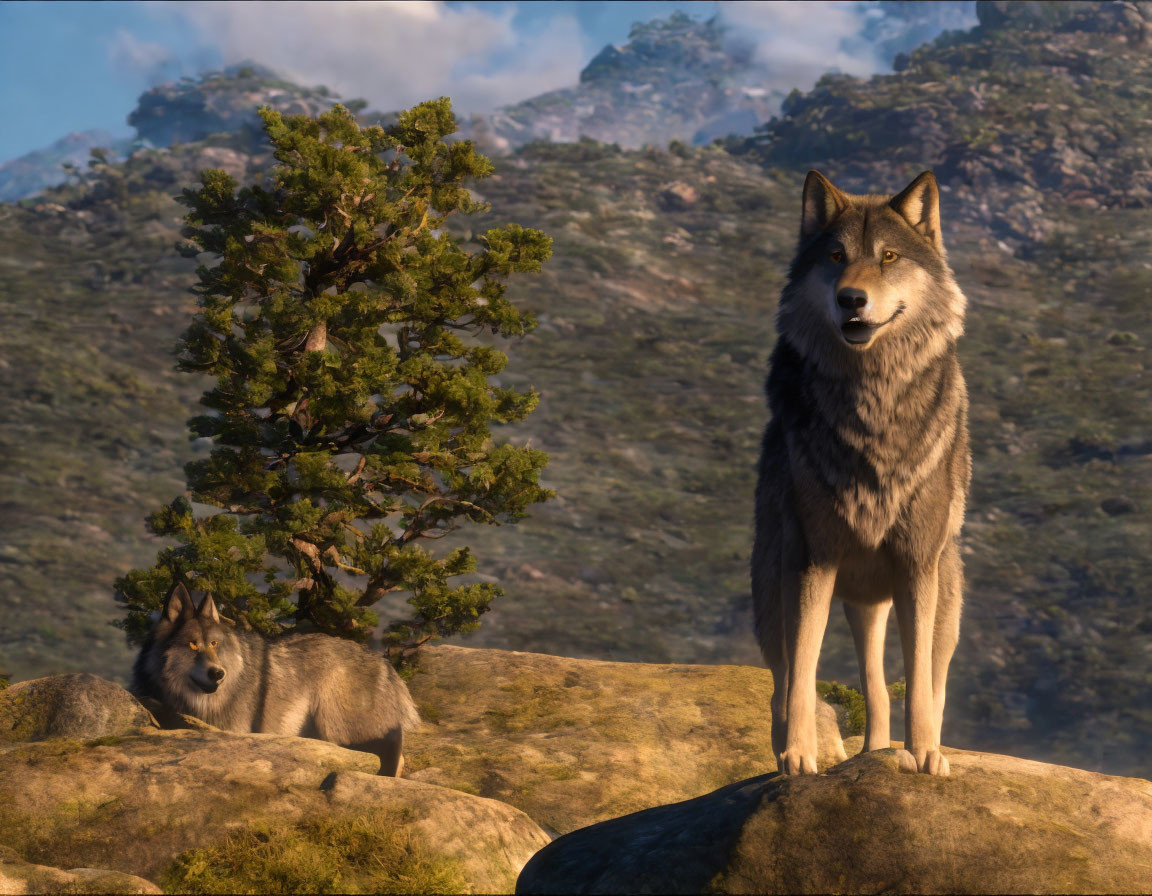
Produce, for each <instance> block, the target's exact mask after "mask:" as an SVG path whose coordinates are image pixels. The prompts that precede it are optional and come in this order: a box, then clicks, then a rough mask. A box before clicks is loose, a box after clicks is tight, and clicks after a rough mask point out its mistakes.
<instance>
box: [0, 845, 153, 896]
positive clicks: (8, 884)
mask: <svg viewBox="0 0 1152 896" xmlns="http://www.w3.org/2000/svg"><path fill="white" fill-rule="evenodd" d="M162 892H163V890H161V889H160V888H159V887H158V886H156V885H155V884H154V883H152V882H151V881H148V880H144V878H142V877H136V876H134V875H131V874H124V873H123V872H120V871H105V870H104V869H101V868H73V869H72V870H71V871H63V870H61V869H60V868H50V867H48V866H47V865H33V864H32V863H31V862H25V861H24V860H23V859H21V858H20V857H19V856H18V855H16V853H15V852H13V851H12V850H10V849H8V848H6V847H3V846H0V893H4V894H6V896H21V894H24V893H162Z"/></svg>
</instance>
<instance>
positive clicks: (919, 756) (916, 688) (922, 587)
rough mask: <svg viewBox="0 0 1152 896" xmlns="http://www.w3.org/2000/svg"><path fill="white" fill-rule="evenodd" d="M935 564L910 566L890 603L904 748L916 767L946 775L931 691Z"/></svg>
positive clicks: (936, 587) (936, 575) (937, 585)
mask: <svg viewBox="0 0 1152 896" xmlns="http://www.w3.org/2000/svg"><path fill="white" fill-rule="evenodd" d="M938 566H939V564H938V563H937V562H932V563H928V564H916V563H913V564H911V565H910V567H909V569H908V571H907V575H906V576H904V577H903V581H901V582H899V583H898V585H897V588H896V595H895V600H894V603H895V605H896V620H897V622H898V623H899V626H900V643H901V646H902V647H903V650H904V671H905V673H906V674H907V677H908V686H907V692H906V694H905V714H904V718H905V723H904V748H905V750H907V751H908V753H910V754H911V756H912V759H913V761H914V762H915V764H916V770H917V771H921V772H926V773H928V774H930V775H947V774H948V760H947V759H945V758H944V754H943V753H941V752H940V744H939V743H937V740H936V739H937V737H938V736H939V734H938V730H937V727H936V712H935V707H934V705H933V693H932V690H933V688H932V645H933V641H934V637H933V636H934V631H935V627H936V605H937V602H938V597H939V579H940V577H939V569H938Z"/></svg>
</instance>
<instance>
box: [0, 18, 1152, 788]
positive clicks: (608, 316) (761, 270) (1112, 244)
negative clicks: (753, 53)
mask: <svg viewBox="0 0 1152 896" xmlns="http://www.w3.org/2000/svg"><path fill="white" fill-rule="evenodd" d="M979 11H980V24H979V25H978V27H976V28H975V29H971V30H969V31H967V32H964V33H961V34H952V35H947V36H942V37H941V38H939V39H937V40H936V41H934V42H933V43H932V44H930V45H928V46H926V47H923V48H920V49H918V50H916V51H914V52H912V53H910V54H909V59H908V60H907V65H905V66H903V70H902V71H900V72H896V73H893V74H887V75H880V76H876V77H874V78H870V79H852V78H846V77H844V76H835V77H831V78H826V79H824V80H823V81H821V82H820V83H819V84H818V85H817V86H816V87H815V88H814V90H812V91H810V92H808V93H805V94H796V95H794V96H792V97H791V98H790V99H789V100H788V103H787V105H786V108H785V109H784V110H782V113H781V115H780V116H778V118H777V119H776V120H775V121H771V122H768V124H767V126H766V128H765V129H764V130H763V131H762V132H760V133H758V134H755V135H752V136H750V137H745V138H739V139H735V140H728V141H725V142H724V143H723V144H722V145H714V144H710V145H707V146H702V147H690V146H688V145H685V144H684V143H678V144H673V145H671V146H670V147H669V148H667V149H662V148H647V149H642V150H627V149H621V148H619V147H615V146H611V145H605V144H603V143H597V142H595V141H592V140H581V141H576V142H568V143H543V142H537V143H532V144H529V145H527V146H525V147H523V148H521V149H519V150H516V151H515V152H513V153H512V154H511V155H509V156H507V157H505V158H499V159H497V160H496V174H495V175H494V176H493V177H491V178H489V179H488V180H485V181H482V182H480V183H478V184H476V186H475V190H476V192H477V194H478V195H480V196H481V197H482V198H483V199H485V200H487V201H488V202H490V203H491V205H492V210H491V212H489V213H487V214H486V215H484V216H481V217H479V218H476V219H473V220H470V219H466V220H462V221H460V222H457V223H456V224H455V225H454V229H453V233H454V234H455V235H456V236H458V237H459V238H461V239H464V240H469V239H472V238H473V236H474V235H475V234H477V233H480V232H482V231H483V230H484V229H485V228H486V227H487V226H491V225H493V224H503V223H506V222H508V221H517V222H520V223H523V224H525V225H527V226H536V227H540V228H541V229H543V230H545V231H546V232H548V233H550V234H551V235H553V236H554V238H555V241H556V243H555V257H554V258H553V259H552V260H551V261H550V262H549V263H548V264H547V265H545V267H544V271H543V273H542V274H541V275H539V276H538V277H536V278H534V279H532V278H530V281H529V282H528V283H525V284H520V285H517V286H515V287H514V288H513V290H512V292H511V296H512V297H513V298H514V300H515V301H517V302H518V303H520V304H521V305H523V306H525V307H526V308H528V309H529V310H531V311H533V312H534V313H535V314H536V315H537V316H538V318H539V320H540V326H539V328H538V329H537V330H536V331H535V332H534V333H533V334H531V335H530V336H529V337H527V338H525V339H524V340H523V341H521V342H518V343H515V344H513V345H511V346H508V349H509V352H510V355H511V362H510V364H509V366H508V368H507V369H506V370H505V371H504V372H503V373H502V374H501V380H502V382H503V383H504V384H505V385H510V386H525V385H528V384H533V385H535V386H536V387H537V388H538V389H539V390H540V392H541V396H542V400H541V404H540V408H539V410H538V411H536V412H535V413H534V414H533V415H532V416H531V417H530V418H529V419H528V420H527V421H525V422H524V423H523V424H520V425H518V426H517V427H515V428H509V429H508V430H506V431H505V434H506V435H509V436H510V437H513V438H516V439H529V438H530V439H531V440H532V443H533V445H534V446H538V447H541V448H543V449H544V450H546V451H548V452H549V453H550V455H551V458H552V460H551V462H550V464H549V466H548V468H547V469H546V472H545V477H544V478H545V480H546V484H547V485H548V486H549V487H552V488H554V489H555V490H556V491H557V492H558V494H559V498H558V499H557V500H556V501H554V502H550V503H549V504H547V505H543V506H542V507H541V508H539V509H538V510H536V511H534V512H533V515H532V517H531V518H530V519H529V520H527V521H525V522H524V523H522V524H521V525H519V526H516V527H508V528H499V529H497V528H488V527H485V528H484V529H482V530H478V531H475V532H466V533H462V535H461V539H462V540H466V541H467V543H468V544H470V545H471V546H472V547H473V548H474V549H475V551H476V553H477V556H478V558H479V562H480V572H481V573H482V574H483V575H484V576H489V577H492V578H495V579H498V580H499V581H500V582H501V583H502V584H503V585H504V586H505V587H506V589H507V592H508V596H507V597H506V598H505V599H504V600H503V601H502V602H500V603H499V604H498V606H497V607H496V608H495V609H494V610H493V612H492V613H491V614H490V615H489V616H488V617H486V619H485V621H484V625H483V626H482V628H481V629H480V631H479V632H478V633H477V635H476V636H475V637H474V638H472V639H471V642H470V643H472V644H473V645H478V646H491V647H501V648H509V649H515V650H536V651H547V652H553V653H559V654H564V655H569V656H572V655H575V656H581V657H592V658H601V659H630V660H644V661H652V662H707V663H729V662H756V661H757V656H756V650H755V647H754V644H753V642H752V638H751V634H750V623H749V599H748V577H747V557H748V553H749V549H750V541H751V493H752V489H753V486H754V465H755V461H756V454H757V445H758V441H759V437H760V431H761V428H762V426H763V423H764V420H765V416H766V411H765V409H764V402H763V397H762V383H763V377H764V373H765V369H766V363H765V362H766V358H767V356H768V352H769V350H770V348H771V345H772V341H773V338H774V337H773V331H774V327H773V315H774V313H775V305H776V298H777V296H778V294H779V290H780V288H781V286H782V284H783V281H784V276H785V274H786V270H787V264H788V260H789V258H790V256H791V254H792V251H793V248H794V240H795V233H796V218H797V216H798V214H799V202H800V187H801V184H802V183H803V178H804V173H805V171H806V170H807V167H808V166H810V165H819V166H822V168H823V169H824V170H825V171H826V172H827V173H829V174H830V175H831V176H832V177H833V180H834V181H836V182H837V183H839V184H841V185H842V186H844V187H846V188H849V189H868V190H873V189H874V190H889V191H891V190H895V189H899V188H900V187H902V186H904V185H905V184H906V183H907V182H908V181H909V180H911V178H912V177H913V176H915V174H917V173H918V172H919V171H920V170H922V169H923V168H925V167H931V166H937V170H938V173H940V176H941V184H942V189H943V215H944V228H945V239H946V242H947V245H948V248H949V257H950V261H951V263H952V265H953V267H954V269H955V271H956V274H957V279H958V281H959V283H960V284H961V286H962V287H963V289H964V291H965V293H966V295H967V296H968V299H969V315H968V330H967V333H966V335H965V337H964V339H963V340H962V342H961V355H962V361H963V364H964V368H965V373H966V377H967V379H968V383H969V391H970V397H971V408H972V409H971V415H972V421H971V425H972V438H973V452H974V461H975V474H974V480H973V494H972V497H971V501H970V504H969V511H968V516H967V523H966V527H965V562H966V567H967V577H968V586H967V591H966V594H967V603H966V609H965V616H964V620H963V624H962V638H961V643H960V647H959V649H958V652H957V657H956V659H955V661H954V665H953V672H952V675H951V676H950V680H949V685H950V688H951V691H950V693H949V704H948V717H947V722H946V725H947V728H946V739H947V741H948V743H949V744H950V745H952V746H958V747H967V748H971V749H979V750H985V751H987V750H995V751H1010V752H1013V753H1016V754H1018V755H1024V756H1027V757H1030V758H1036V759H1042V760H1045V761H1049V762H1061V763H1064V764H1070V765H1075V766H1079V767H1084V768H1091V769H1095V770H1103V771H1109V772H1112V773H1122V774H1138V775H1139V774H1142V775H1144V776H1147V774H1148V772H1149V765H1148V755H1149V753H1148V745H1149V743H1150V741H1152V707H1150V706H1149V704H1148V700H1147V694H1148V689H1149V687H1150V686H1152V671H1150V666H1149V656H1150V655H1152V601H1149V600H1148V593H1149V587H1150V586H1149V583H1152V557H1150V556H1149V554H1148V551H1147V545H1148V544H1149V543H1150V542H1152V349H1150V346H1152V316H1150V315H1149V314H1148V313H1147V309H1148V306H1149V301H1150V300H1152V263H1150V262H1149V261H1148V259H1150V258H1152V225H1150V223H1149V218H1148V209H1147V208H1146V207H1145V205H1146V200H1145V199H1144V198H1143V197H1142V195H1141V193H1140V189H1141V185H1142V184H1143V183H1144V181H1143V180H1142V177H1143V176H1144V175H1143V170H1146V169H1141V168H1140V165H1141V164H1142V163H1141V159H1142V158H1143V156H1142V155H1141V153H1143V152H1144V147H1145V146H1146V141H1144V140H1143V135H1144V134H1145V131H1144V128H1146V127H1147V122H1146V121H1145V119H1147V118H1148V114H1147V108H1148V105H1147V104H1148V97H1149V96H1150V95H1152V75H1150V74H1149V68H1148V66H1149V63H1148V53H1147V46H1146V43H1145V40H1146V38H1145V35H1146V33H1147V31H1146V28H1145V25H1144V23H1145V22H1147V21H1148V20H1149V16H1148V14H1147V11H1148V6H1147V5H1146V4H1145V5H1137V4H1130V3H1117V4H1099V5H1097V4H1091V5H1083V4H1081V5H1078V6H1077V5H1073V4H1054V5H1044V4H1008V5H1003V4H987V5H981V6H980V7H979ZM1121 74H1122V75H1123V78H1121V77H1120V76H1121ZM953 79H955V80H953ZM822 109H823V110H824V111H823V112H822V111H821V110H822ZM248 141H249V138H248V137H246V136H242V135H238V133H223V134H216V135H214V136H212V137H209V138H205V139H203V140H198V141H194V142H191V143H186V144H175V145H173V146H171V147H168V148H157V149H143V150H140V151H138V152H136V153H134V154H133V155H132V157H131V158H129V159H127V160H126V161H124V162H121V163H116V164H112V165H106V166H99V167H97V168H96V169H93V170H92V171H91V172H90V173H89V174H88V175H87V177H86V179H85V180H84V181H83V182H80V183H73V184H69V185H64V186H61V187H58V188H55V189H53V190H50V191H48V192H47V193H46V194H45V196H44V197H43V198H42V200H40V201H38V202H25V203H22V204H20V205H0V240H3V243H4V245H5V247H6V251H5V252H4V253H3V254H2V255H0V282H2V283H4V284H5V288H4V290H3V291H2V292H0V302H2V303H3V310H4V313H5V320H6V321H7V326H6V327H5V328H4V329H3V330H0V420H3V421H5V423H4V426H3V427H0V456H2V457H3V458H4V461H5V462H4V464H3V465H2V466H0V619H3V625H0V671H7V672H9V673H11V674H12V675H13V676H14V677H18V678H23V677H30V676H32V675H35V674H41V673H45V672H49V671H73V670H86V671H94V672H99V673H102V674H105V675H108V676H111V677H119V678H123V676H124V675H125V674H126V672H127V669H128V667H129V664H130V659H131V658H130V654H129V652H128V651H127V649H126V648H125V646H124V645H123V641H122V636H121V635H120V634H119V633H118V632H116V631H114V630H113V629H111V628H110V626H109V623H110V622H111V621H112V620H113V619H115V618H116V616H117V614H118V611H117V608H116V606H115V605H114V603H113V601H112V597H111V587H110V583H111V581H112V579H113V578H114V577H115V576H116V575H118V574H121V573H122V572H123V571H124V570H125V569H127V568H130V567H132V566H135V565H140V564H143V563H146V562H151V560H152V557H153V556H154V553H155V551H156V549H157V547H158V543H157V542H156V540H155V539H151V538H149V537H148V536H146V535H145V534H144V529H143V520H144V517H145V515H146V514H147V513H148V512H149V511H151V509H152V508H153V507H155V506H157V505H159V504H160V503H162V502H166V501H168V500H171V498H172V497H173V496H174V495H176V494H178V493H179V492H180V490H181V489H182V487H183V480H182V476H181V472H180V471H181V467H182V464H183V463H185V462H186V461H188V460H189V459H191V458H193V457H195V456H199V455H201V454H202V452H203V451H204V450H205V447H204V446H203V445H201V444H199V443H189V441H188V440H187V437H186V435H185V431H184V420H185V419H186V418H187V417H189V416H191V415H192V414H194V413H196V407H197V406H196V399H197V397H198V395H199V393H200V392H201V391H202V390H203V388H204V387H205V383H203V382H202V381H198V380H197V379H196V378H195V377H192V376H191V375H188V374H177V373H175V372H174V371H173V370H172V357H171V346H172V345H173V343H174V341H175V339H176V337H177V336H178V334H179V333H180V332H181V331H182V330H183V328H184V327H185V326H186V325H187V322H188V319H189V315H190V313H191V311H192V309H193V307H194V305H193V297H192V296H191V295H189V294H188V292H187V290H188V288H189V287H190V286H191V285H192V283H193V280H194V273H193V270H194V265H195V262H194V261H192V260H188V259H183V258H180V257H179V256H177V255H176V254H175V253H174V252H173V251H172V249H171V246H172V243H173V242H175V241H176V239H177V237H178V233H179V227H180V221H179V215H180V214H181V211H182V210H181V209H180V208H179V207H178V206H177V205H176V204H175V203H174V202H173V200H172V198H171V197H172V196H173V194H175V193H177V192H178V191H179V189H180V188H181V187H182V186H184V185H187V184H190V183H192V182H193V181H194V179H195V174H196V172H197V171H198V170H199V169H200V168H203V167H209V166H212V167H220V166H224V167H228V168H230V169H231V170H232V171H233V172H234V173H236V174H237V175H239V176H241V177H242V178H244V179H248V180H250V179H253V178H255V177H258V176H259V175H260V173H261V172H262V171H263V170H264V168H263V166H265V165H266V163H267V160H266V158H265V157H263V156H262V155H261V154H259V153H256V152H253V149H254V147H253V146H252V145H251V144H250V143H249V142H248ZM1054 158H1055V159H1060V158H1062V159H1063V161H1062V162H1055V161H1054ZM950 160H956V161H955V162H954V163H953V162H950ZM965 160H968V161H965ZM961 162H963V164H961ZM949 164H952V167H948V166H949ZM1075 184H1078V185H1079V186H1073V185H1075ZM457 543H459V542H457ZM441 547H442V546H441ZM397 600H402V597H397ZM389 612H390V609H389V608H388V607H387V606H385V607H384V608H383V615H384V616H385V618H387V616H388V613H389ZM889 642H890V643H889V657H890V659H889V664H888V669H889V677H890V678H892V679H895V678H897V677H898V676H899V674H900V668H901V667H900V664H899V660H898V657H899V648H898V639H897V638H896V636H895V632H894V631H893V632H892V633H891V634H890V638H889ZM821 676H822V677H826V678H835V679H838V680H841V681H845V682H849V683H851V682H854V681H855V679H856V671H855V660H854V656H853V653H852V649H851V639H850V636H849V634H848V631H847V627H846V625H845V623H844V620H843V618H842V617H841V616H840V614H839V613H834V614H833V618H832V620H831V621H830V623H829V631H828V636H827V639H826V643H825V648H824V651H823V653H822V656H821ZM894 715H895V716H897V717H898V716H899V713H895V714H894ZM895 733H896V734H897V735H898V734H899V732H898V730H897V731H896V732H895Z"/></svg>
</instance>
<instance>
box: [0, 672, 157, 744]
mask: <svg viewBox="0 0 1152 896" xmlns="http://www.w3.org/2000/svg"><path fill="white" fill-rule="evenodd" d="M155 727H156V722H155V720H154V719H153V718H152V716H151V715H150V714H149V713H148V711H147V710H146V709H145V708H144V707H143V706H141V705H140V703H138V702H137V700H136V698H135V697H133V696H132V695H131V694H129V693H128V692H127V691H126V690H124V688H122V687H120V686H119V685H118V684H113V683H112V682H111V681H107V680H105V679H103V678H100V677H98V676H96V675H90V674H88V673H86V672H82V673H76V674H73V675H52V676H49V677H48V678H36V679H33V680H32V681H21V682H18V683H17V684H14V685H12V686H10V687H8V688H5V689H3V690H0V744H3V743H23V742H28V741H37V740H43V739H44V738H48V737H67V738H80V739H85V740H88V739H92V738H98V737H106V736H113V735H118V734H123V733H125V732H128V731H133V730H138V729H141V728H155Z"/></svg>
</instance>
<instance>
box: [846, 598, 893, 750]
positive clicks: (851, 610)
mask: <svg viewBox="0 0 1152 896" xmlns="http://www.w3.org/2000/svg"><path fill="white" fill-rule="evenodd" d="M891 609H892V602H891V601H888V600H885V601H881V602H879V603H874V604H851V603H847V602H845V604H844V615H845V616H847V617H848V627H849V628H850V629H851V630H852V639H853V641H855V643H856V661H857V663H858V664H859V666H860V683H861V687H863V689H864V708H865V710H866V712H867V717H868V727H867V730H866V732H865V734H864V752H865V753H867V752H868V751H870V750H886V749H888V747H890V746H891V745H892V741H891V736H892V728H891V723H890V719H889V711H890V708H891V707H890V698H889V696H888V688H887V685H886V684H885V682H884V630H885V628H886V627H887V624H888V611H889V610H891Z"/></svg>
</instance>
